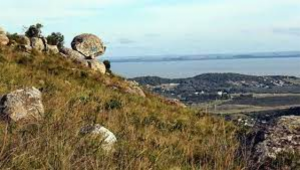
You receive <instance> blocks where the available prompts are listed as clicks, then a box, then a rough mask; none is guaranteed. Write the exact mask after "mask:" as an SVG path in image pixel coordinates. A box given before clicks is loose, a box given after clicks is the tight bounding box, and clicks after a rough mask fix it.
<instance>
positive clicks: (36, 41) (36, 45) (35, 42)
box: [30, 37, 46, 51]
mask: <svg viewBox="0 0 300 170" xmlns="http://www.w3.org/2000/svg"><path fill="white" fill-rule="evenodd" d="M30 40H31V47H32V48H33V49H35V50H38V51H44V50H46V47H45V44H44V42H43V39H41V38H37V37H32V38H31V39H30Z"/></svg>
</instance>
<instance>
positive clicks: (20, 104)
mask: <svg viewBox="0 0 300 170" xmlns="http://www.w3.org/2000/svg"><path fill="white" fill-rule="evenodd" d="M0 115H1V118H2V119H4V120H13V121H19V120H22V119H26V120H29V119H35V120H39V119H41V118H42V117H43V116H44V106H43V104H42V94H41V92H40V91H39V90H38V89H36V88H35V87H30V88H24V89H19V90H16V91H13V92H11V93H8V94H6V95H4V96H2V98H1V99H0Z"/></svg>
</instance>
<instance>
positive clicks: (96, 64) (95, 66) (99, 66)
mask: <svg viewBox="0 0 300 170" xmlns="http://www.w3.org/2000/svg"><path fill="white" fill-rule="evenodd" d="M86 61H87V63H88V65H89V67H90V68H91V69H92V70H95V71H97V72H100V73H101V74H105V73H106V67H105V65H104V64H103V63H102V62H100V61H98V60H95V59H92V60H86Z"/></svg>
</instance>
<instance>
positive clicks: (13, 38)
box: [7, 33, 26, 44]
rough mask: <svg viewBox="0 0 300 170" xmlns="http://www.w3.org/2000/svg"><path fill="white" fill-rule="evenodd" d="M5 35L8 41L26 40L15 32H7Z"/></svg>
mask: <svg viewBox="0 0 300 170" xmlns="http://www.w3.org/2000/svg"><path fill="white" fill-rule="evenodd" d="M7 37H8V39H9V42H10V43H14V42H15V43H18V44H26V40H25V39H24V38H22V37H21V36H20V35H18V34H17V33H14V34H10V33H7Z"/></svg>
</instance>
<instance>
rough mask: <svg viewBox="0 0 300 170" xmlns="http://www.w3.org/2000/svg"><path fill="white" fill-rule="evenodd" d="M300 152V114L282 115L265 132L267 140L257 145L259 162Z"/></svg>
mask: <svg viewBox="0 0 300 170" xmlns="http://www.w3.org/2000/svg"><path fill="white" fill-rule="evenodd" d="M284 154H288V155H289V154H300V116H282V117H280V118H279V119H278V120H277V121H276V123H275V124H274V125H273V126H271V127H269V128H268V129H267V130H266V132H265V140H264V141H262V142H261V143H259V144H258V145H257V146H256V153H255V155H258V158H259V162H264V161H265V160H268V159H273V160H274V159H276V158H277V156H278V155H284Z"/></svg>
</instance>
